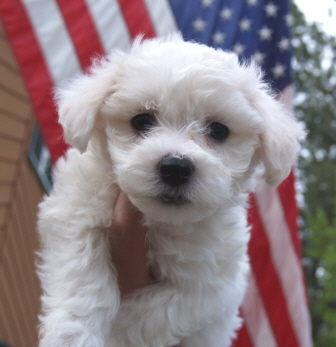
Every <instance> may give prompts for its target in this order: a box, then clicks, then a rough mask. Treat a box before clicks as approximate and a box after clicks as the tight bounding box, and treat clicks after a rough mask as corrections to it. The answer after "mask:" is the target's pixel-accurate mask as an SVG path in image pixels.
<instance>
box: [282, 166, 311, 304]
mask: <svg viewBox="0 0 336 347" xmlns="http://www.w3.org/2000/svg"><path fill="white" fill-rule="evenodd" d="M278 193H279V197H280V200H281V205H282V206H283V209H284V211H285V216H286V220H287V224H288V227H289V229H290V236H291V240H292V244H293V246H294V249H295V253H296V255H297V258H298V263H299V265H300V266H301V271H302V281H303V283H304V288H305V294H306V301H307V304H308V302H309V295H308V290H307V285H306V280H305V277H304V270H303V264H302V247H301V240H300V237H299V232H298V225H297V218H298V213H299V211H298V206H297V201H296V191H295V174H294V171H293V170H292V172H291V173H290V175H289V177H288V178H287V179H286V180H285V181H284V182H283V183H282V184H281V185H280V186H279V188H278Z"/></svg>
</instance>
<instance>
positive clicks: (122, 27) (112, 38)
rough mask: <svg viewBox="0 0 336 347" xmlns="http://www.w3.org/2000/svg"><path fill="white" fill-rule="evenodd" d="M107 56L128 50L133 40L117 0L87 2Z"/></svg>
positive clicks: (90, 0)
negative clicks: (112, 52) (118, 50)
mask: <svg viewBox="0 0 336 347" xmlns="http://www.w3.org/2000/svg"><path fill="white" fill-rule="evenodd" d="M85 1H86V3H87V6H88V8H89V10H90V13H91V16H92V18H93V21H94V23H95V26H96V28H97V31H98V34H99V36H100V39H101V42H102V44H103V47H104V50H105V52H106V54H109V53H111V51H112V49H116V48H118V49H122V50H126V49H128V48H129V47H130V46H131V39H130V36H129V32H128V29H127V25H126V24H125V22H124V17H123V15H122V13H121V10H120V7H119V3H118V1H117V0H98V1H97V0H85Z"/></svg>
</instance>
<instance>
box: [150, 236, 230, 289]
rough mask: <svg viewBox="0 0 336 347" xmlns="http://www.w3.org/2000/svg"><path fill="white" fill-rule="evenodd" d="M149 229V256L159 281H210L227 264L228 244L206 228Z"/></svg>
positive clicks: (218, 274) (154, 273)
mask: <svg viewBox="0 0 336 347" xmlns="http://www.w3.org/2000/svg"><path fill="white" fill-rule="evenodd" d="M176 231H177V230H174V233H169V232H164V233H162V232H161V230H160V232H156V231H155V230H151V231H150V236H149V254H148V258H149V259H148V260H149V265H150V267H151V270H152V272H153V276H154V278H155V279H156V280H158V281H168V282H172V283H175V284H176V283H186V282H190V283H192V282H194V281H197V282H199V281H202V282H208V281H212V279H213V278H214V277H216V278H217V277H218V276H222V275H223V271H224V267H225V266H226V265H227V263H228V262H227V259H226V258H227V257H226V253H225V244H224V243H223V242H222V241H221V240H220V239H219V238H217V237H214V235H211V233H207V232H206V230H201V231H198V230H195V231H193V232H191V233H185V232H183V231H181V233H180V234H179V233H177V232H176Z"/></svg>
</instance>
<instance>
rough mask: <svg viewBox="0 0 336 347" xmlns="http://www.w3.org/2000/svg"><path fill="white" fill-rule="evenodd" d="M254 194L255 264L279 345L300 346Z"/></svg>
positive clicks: (252, 247) (251, 219)
mask: <svg viewBox="0 0 336 347" xmlns="http://www.w3.org/2000/svg"><path fill="white" fill-rule="evenodd" d="M256 206H257V205H256V201H255V197H254V196H252V198H251V208H250V215H249V224H250V225H252V226H253V229H252V235H251V242H250V249H249V253H250V258H251V266H252V270H253V272H254V275H255V278H256V282H257V285H258V288H259V291H260V293H261V297H262V300H263V302H264V306H265V309H266V312H267V315H268V319H269V322H270V325H271V327H272V330H273V333H274V338H275V340H276V341H277V343H278V346H281V347H282V346H286V347H299V343H298V340H297V337H296V335H295V332H294V329H293V326H292V322H291V319H290V315H289V312H288V307H287V302H286V298H285V295H284V293H283V289H282V285H281V283H280V281H279V278H278V274H277V272H276V270H275V266H274V264H273V262H272V256H271V250H270V245H269V241H268V238H267V235H266V233H265V230H264V228H263V225H262V222H261V219H260V217H259V214H258V210H257V207H256Z"/></svg>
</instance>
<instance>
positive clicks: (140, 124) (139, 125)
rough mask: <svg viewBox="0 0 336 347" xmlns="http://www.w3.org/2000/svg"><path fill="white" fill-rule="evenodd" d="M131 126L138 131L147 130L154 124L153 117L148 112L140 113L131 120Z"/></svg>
mask: <svg viewBox="0 0 336 347" xmlns="http://www.w3.org/2000/svg"><path fill="white" fill-rule="evenodd" d="M131 124H132V127H133V128H134V129H135V130H138V131H141V132H143V131H148V130H150V129H151V128H152V127H153V126H154V117H153V116H152V115H151V114H149V113H140V114H137V115H136V116H134V117H133V118H132V120H131Z"/></svg>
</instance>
